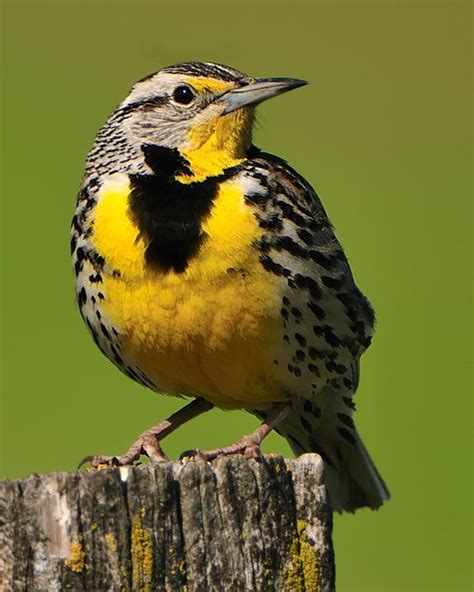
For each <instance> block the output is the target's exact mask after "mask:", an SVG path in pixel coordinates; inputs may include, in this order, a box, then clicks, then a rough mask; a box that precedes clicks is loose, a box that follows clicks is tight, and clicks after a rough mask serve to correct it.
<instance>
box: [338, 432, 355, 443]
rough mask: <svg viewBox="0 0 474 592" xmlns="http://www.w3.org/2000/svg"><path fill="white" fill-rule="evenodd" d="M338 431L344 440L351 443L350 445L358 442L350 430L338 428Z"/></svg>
mask: <svg viewBox="0 0 474 592" xmlns="http://www.w3.org/2000/svg"><path fill="white" fill-rule="evenodd" d="M337 431H338V432H339V433H340V434H341V436H342V437H343V438H344V440H346V442H349V444H352V445H354V444H355V442H356V440H355V438H354V436H353V435H352V434H351V432H350V431H349V430H346V428H337Z"/></svg>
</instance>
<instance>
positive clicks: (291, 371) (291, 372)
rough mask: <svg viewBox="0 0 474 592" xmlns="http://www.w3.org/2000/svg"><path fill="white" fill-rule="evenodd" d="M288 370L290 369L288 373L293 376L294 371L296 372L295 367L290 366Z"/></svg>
mask: <svg viewBox="0 0 474 592" xmlns="http://www.w3.org/2000/svg"><path fill="white" fill-rule="evenodd" d="M287 368H288V372H289V373H290V374H293V371H294V368H293V366H292V365H291V364H288V366H287Z"/></svg>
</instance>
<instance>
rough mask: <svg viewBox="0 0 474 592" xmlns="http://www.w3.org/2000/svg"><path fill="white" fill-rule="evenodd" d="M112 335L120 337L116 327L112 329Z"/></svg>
mask: <svg viewBox="0 0 474 592" xmlns="http://www.w3.org/2000/svg"><path fill="white" fill-rule="evenodd" d="M112 333H113V334H114V335H115V336H117V335H118V331H117V329H116V328H115V327H112Z"/></svg>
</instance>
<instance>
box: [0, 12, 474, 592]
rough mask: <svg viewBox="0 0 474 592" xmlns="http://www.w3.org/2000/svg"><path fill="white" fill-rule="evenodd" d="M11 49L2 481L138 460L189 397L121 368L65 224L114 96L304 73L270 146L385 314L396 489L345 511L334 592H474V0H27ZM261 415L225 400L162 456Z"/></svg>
mask: <svg viewBox="0 0 474 592" xmlns="http://www.w3.org/2000/svg"><path fill="white" fill-rule="evenodd" d="M3 49H4V51H3V75H2V78H3V81H2V86H3V99H4V100H3V127H4V133H3V192H2V218H1V234H2V251H3V253H2V315H1V321H2V337H3V340H2V354H1V362H2V382H1V386H2V417H1V419H2V423H1V427H2V455H3V458H2V466H1V475H2V476H3V477H11V478H15V477H23V476H25V475H27V474H29V473H31V472H46V471H57V470H72V469H74V467H75V466H76V464H77V462H78V461H79V460H80V459H81V458H82V457H83V456H84V455H85V454H89V453H96V452H101V453H118V452H121V451H123V450H124V449H125V448H126V447H127V446H128V444H129V443H130V442H131V441H132V440H133V439H134V437H135V436H136V435H137V434H138V433H139V432H140V431H142V430H143V429H144V428H145V427H148V426H150V425H152V424H153V423H154V422H156V420H158V419H160V418H163V417H164V416H166V415H167V414H168V413H170V412H172V411H173V410H175V409H177V407H178V406H179V405H180V404H181V403H180V401H179V400H174V399H171V398H166V397H160V396H156V395H154V394H153V393H151V392H147V391H146V390H144V389H143V388H142V387H140V386H137V385H136V384H134V383H133V382H132V381H130V380H128V379H126V378H125V377H124V376H123V375H121V374H120V373H119V372H118V371H117V370H116V369H115V368H114V367H113V366H112V365H111V364H110V363H109V362H108V361H107V360H106V359H105V358H104V357H103V356H102V355H101V354H100V353H99V351H98V350H96V347H95V345H94V344H93V342H92V340H91V339H90V338H89V336H88V334H87V332H86V330H85V328H84V326H83V324H82V321H81V319H80V316H79V314H78V312H77V311H76V308H75V303H74V296H73V279H72V274H71V271H70V262H69V253H68V251H69V245H68V241H69V237H68V233H69V222H70V218H71V216H72V212H73V208H74V201H75V193H76V189H77V187H78V185H79V182H80V179H81V172H82V165H83V161H84V158H85V155H86V152H87V151H88V149H89V147H90V145H91V143H92V141H93V139H94V136H95V134H96V132H97V129H98V127H99V126H100V125H101V124H102V122H103V121H104V120H105V118H106V117H107V116H108V114H109V112H110V111H111V110H112V108H114V106H115V105H116V104H117V103H118V102H119V101H121V100H122V98H123V97H124V96H125V95H126V94H127V92H128V89H129V87H130V86H131V84H132V83H133V82H134V81H135V80H137V79H139V78H141V77H142V76H144V75H146V74H148V73H150V72H152V71H155V70H157V69H159V68H160V67H162V66H165V65H169V64H172V63H175V62H179V61H182V60H188V59H200V60H214V61H219V62H223V63H228V64H230V65H233V66H235V67H237V68H239V69H241V70H243V71H245V72H248V73H250V74H252V75H257V76H294V77H298V78H305V79H308V80H310V81H311V85H310V86H308V87H306V88H305V89H302V90H298V91H297V92H294V93H291V94H289V95H286V96H284V97H282V98H279V99H277V100H274V101H271V102H269V103H268V104H265V105H264V106H263V107H261V108H260V114H259V121H260V123H259V125H258V127H257V129H256V143H257V144H258V145H260V146H261V147H264V148H265V149H267V150H269V151H271V152H274V153H275V154H278V155H280V156H283V157H284V158H286V159H288V160H289V162H290V163H291V164H292V165H293V166H295V167H296V168H297V169H298V170H299V171H300V172H301V173H302V174H303V175H304V176H306V177H307V178H308V179H309V181H311V182H312V184H313V185H315V187H316V188H317V190H318V191H319V193H320V195H321V196H322V198H323V201H324V203H325V205H326V207H327V210H328V212H329V214H330V216H331V218H332V220H333V222H334V223H335V225H336V229H337V232H338V236H339V237H340V239H341V240H342V242H343V244H344V246H345V248H346V251H347V253H348V255H349V258H350V260H351V262H352V266H353V268H354V271H355V275H356V278H357V280H358V282H359V284H360V286H361V287H362V289H363V290H364V291H365V292H366V293H367V294H368V295H369V296H370V298H371V300H372V302H373V303H374V305H375V308H376V310H377V312H378V318H379V321H378V331H377V334H376V339H375V342H374V345H373V347H372V348H371V349H370V351H369V353H368V354H366V356H365V358H364V360H363V363H362V380H361V385H360V390H359V393H358V395H357V401H358V408H359V412H358V414H357V419H358V424H359V427H360V430H361V432H362V434H363V436H364V439H365V441H366V443H367V446H368V448H369V449H370V450H371V452H372V454H373V456H374V458H375V460H376V461H377V464H378V466H379V467H380V469H381V472H382V473H383V475H384V476H385V478H386V480H387V483H388V484H389V486H390V489H391V492H392V496H393V499H392V501H391V502H390V503H388V504H387V506H386V507H384V508H383V509H381V510H380V511H378V512H371V511H368V510H363V511H360V512H358V513H357V514H356V515H344V516H336V517H335V543H336V561H337V579H338V589H339V590H341V591H350V590H359V591H366V590H367V591H369V590H370V591H383V590H394V591H395V590H400V591H402V590H403V591H408V590H449V591H457V590H469V589H471V583H470V557H471V554H470V549H471V547H470V517H471V512H470V509H471V507H472V506H471V503H472V502H471V491H470V486H471V474H472V473H471V466H472V465H471V462H470V461H471V451H472V448H471V429H470V428H471V415H470V406H471V384H470V382H469V378H468V376H469V366H470V361H471V355H470V354H471V339H470V330H471V323H470V321H471V298H470V265H469V257H470V251H471V249H470V247H471V219H472V218H471V211H470V200H471V191H470V189H471V178H470V166H471V148H472V144H471V143H472V135H471V134H472V127H471V110H470V109H471V101H472V96H471V67H472V63H471V60H472V58H471V3H470V2H456V1H446V2H427V1H422V2H384V1H380V2H358V1H352V2H313V3H310V2H291V3H290V2H287V3H283V2H282V3H280V2H266V1H262V2H259V3H255V2H252V3H245V2H239V3H232V2H215V3H205V2H193V3H189V4H185V3H182V2H176V1H175V2H173V3H161V2H149V3H144V2H137V1H136V2H131V1H130V2H126V3H119V2H93V3H92V2H90V3H89V2H83V3H79V2H66V1H64V2H51V3H46V2H38V1H37V2H32V3H24V2H21V1H15V2H10V3H8V2H7V3H4V4H3ZM255 425H256V420H255V419H254V418H253V417H250V416H247V415H246V414H244V413H238V412H234V413H226V414H224V413H223V412H219V411H213V412H211V413H210V414H209V415H206V416H205V417H202V418H199V419H197V420H195V421H194V422H192V423H191V424H190V425H188V426H186V427H184V428H183V429H181V430H180V431H179V432H178V433H177V434H176V435H173V436H171V437H170V438H169V439H168V440H167V442H166V446H165V450H166V451H167V452H168V453H169V454H171V455H177V454H179V452H181V451H182V450H183V449H189V448H190V447H195V446H199V447H213V446H216V445H219V444H224V443H228V442H230V441H231V440H232V439H234V438H237V437H238V436H239V435H241V434H242V433H245V432H247V431H249V430H250V429H251V428H253V427H254V426H255ZM265 449H266V450H270V449H272V450H279V451H281V452H282V453H284V454H290V451H289V448H288V446H287V445H286V443H285V442H284V441H283V440H282V439H280V438H279V437H278V436H272V437H271V438H269V439H268V442H267V443H266V445H265Z"/></svg>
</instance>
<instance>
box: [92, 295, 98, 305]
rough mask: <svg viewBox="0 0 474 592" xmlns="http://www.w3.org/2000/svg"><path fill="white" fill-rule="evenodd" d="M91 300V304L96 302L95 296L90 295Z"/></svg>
mask: <svg viewBox="0 0 474 592" xmlns="http://www.w3.org/2000/svg"><path fill="white" fill-rule="evenodd" d="M91 302H92V304H95V303H96V302H97V301H96V299H95V296H91Z"/></svg>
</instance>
